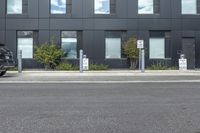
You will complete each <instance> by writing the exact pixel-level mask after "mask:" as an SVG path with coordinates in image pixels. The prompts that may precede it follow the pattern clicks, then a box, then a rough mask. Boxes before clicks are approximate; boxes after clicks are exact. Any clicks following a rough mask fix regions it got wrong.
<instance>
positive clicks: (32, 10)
mask: <svg viewBox="0 0 200 133" xmlns="http://www.w3.org/2000/svg"><path fill="white" fill-rule="evenodd" d="M39 1H43V0H28V17H29V18H38V17H39V7H38V5H39Z"/></svg>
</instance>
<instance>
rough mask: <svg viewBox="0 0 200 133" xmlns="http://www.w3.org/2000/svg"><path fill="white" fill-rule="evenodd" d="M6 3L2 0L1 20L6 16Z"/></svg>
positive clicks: (0, 1)
mask: <svg viewBox="0 0 200 133" xmlns="http://www.w3.org/2000/svg"><path fill="white" fill-rule="evenodd" d="M5 5H6V1H5V0H0V19H1V17H4V16H5V13H6V12H5V10H6V6H5Z"/></svg>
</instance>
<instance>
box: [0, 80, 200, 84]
mask: <svg viewBox="0 0 200 133" xmlns="http://www.w3.org/2000/svg"><path fill="white" fill-rule="evenodd" d="M23 83H26V84H67V83H72V84H73V83H77V84H78V83H79V84H90V83H91V84H113V83H115V84H123V83H200V80H163V81H153V80H152V81H0V84H23Z"/></svg>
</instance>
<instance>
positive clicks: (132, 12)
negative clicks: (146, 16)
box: [123, 0, 138, 18]
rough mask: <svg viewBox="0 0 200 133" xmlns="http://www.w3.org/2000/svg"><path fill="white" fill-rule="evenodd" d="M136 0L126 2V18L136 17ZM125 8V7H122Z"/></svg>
mask: <svg viewBox="0 0 200 133" xmlns="http://www.w3.org/2000/svg"><path fill="white" fill-rule="evenodd" d="M137 1H138V0H128V2H127V4H128V5H127V10H128V12H127V16H128V18H137V16H138V2H137ZM123 10H125V9H123Z"/></svg>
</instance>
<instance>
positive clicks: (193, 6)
mask: <svg viewBox="0 0 200 133" xmlns="http://www.w3.org/2000/svg"><path fill="white" fill-rule="evenodd" d="M196 13H197V1H196V0H182V14H196Z"/></svg>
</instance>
